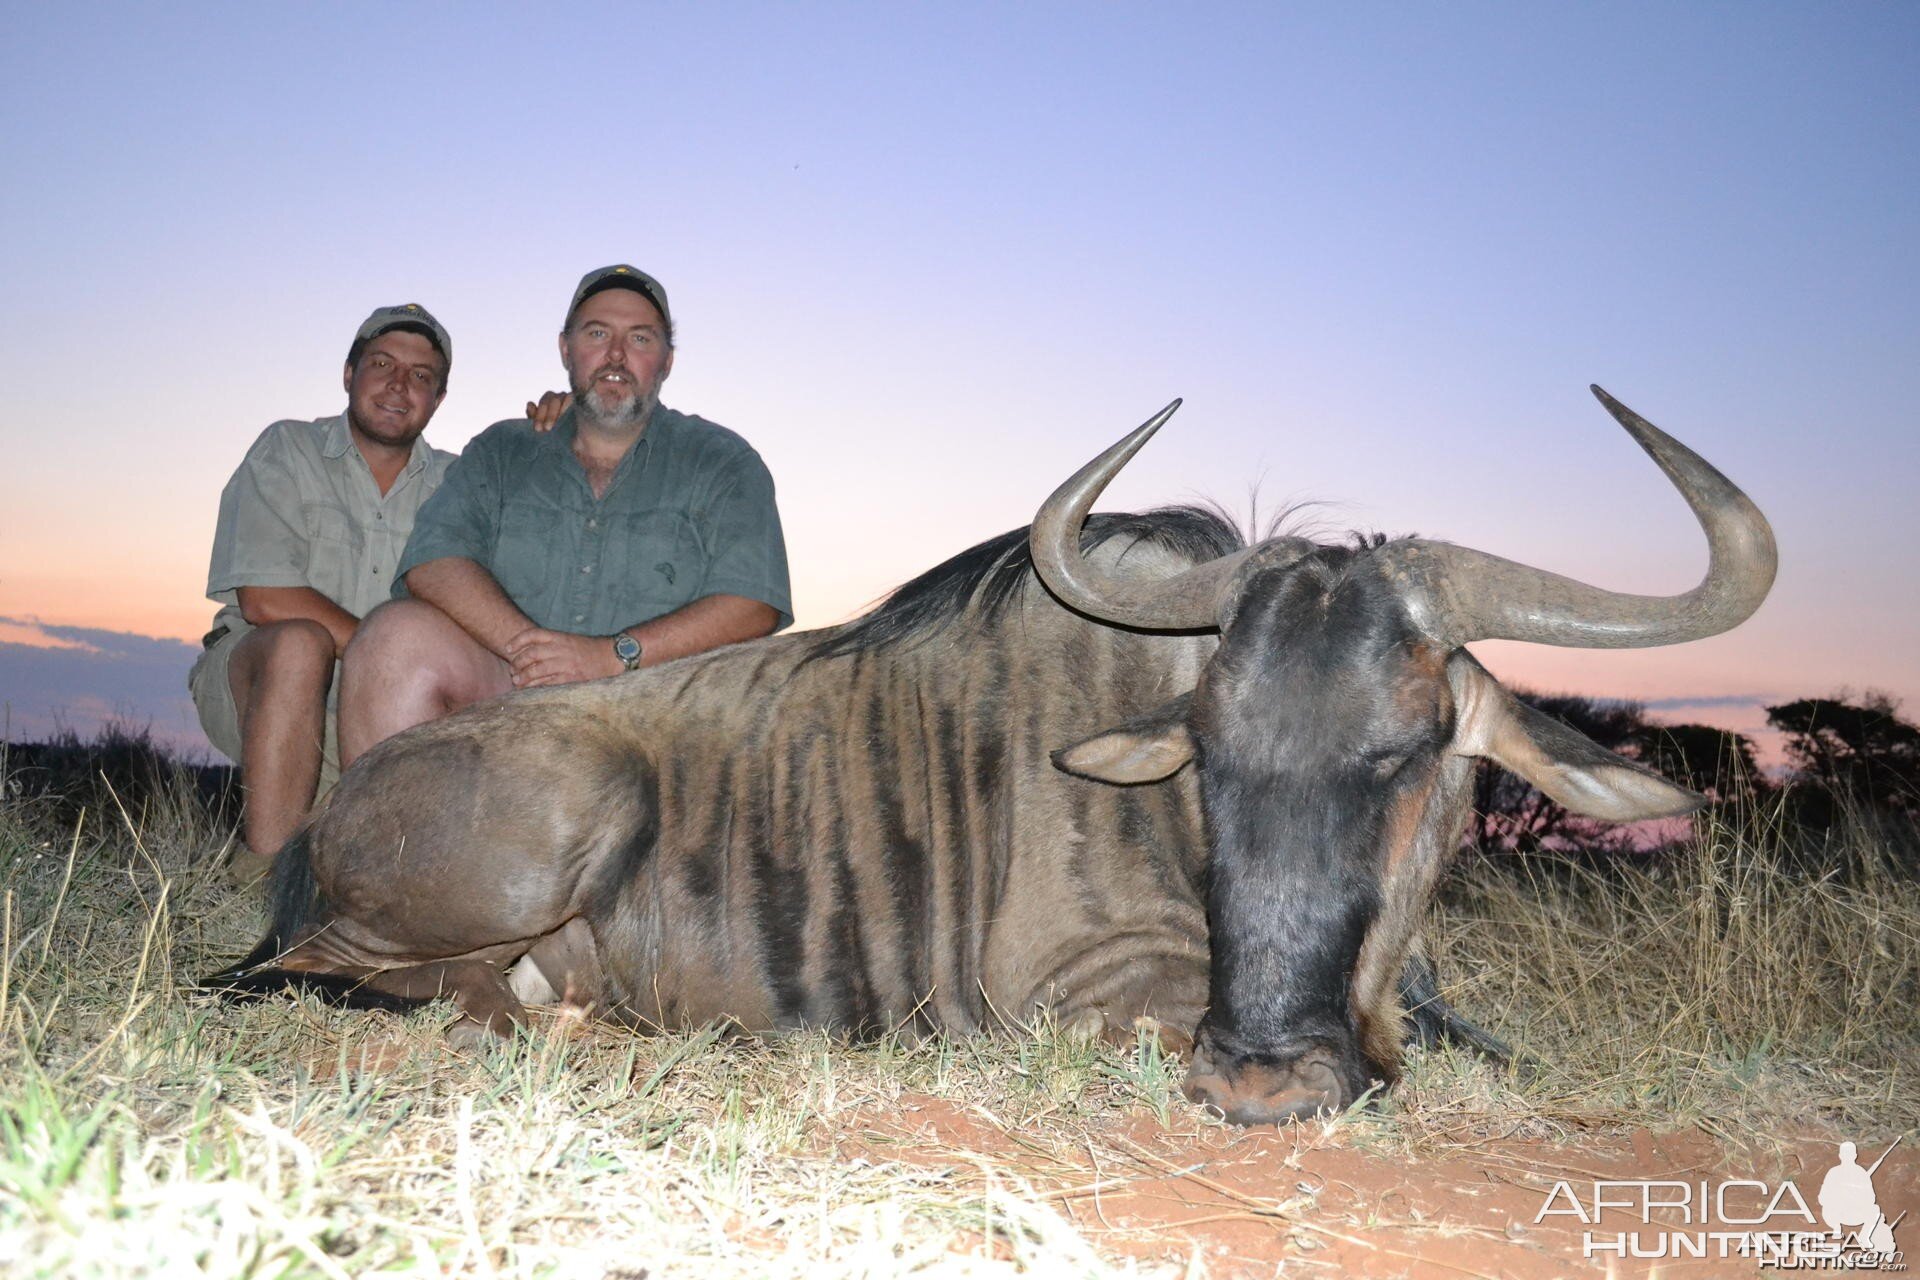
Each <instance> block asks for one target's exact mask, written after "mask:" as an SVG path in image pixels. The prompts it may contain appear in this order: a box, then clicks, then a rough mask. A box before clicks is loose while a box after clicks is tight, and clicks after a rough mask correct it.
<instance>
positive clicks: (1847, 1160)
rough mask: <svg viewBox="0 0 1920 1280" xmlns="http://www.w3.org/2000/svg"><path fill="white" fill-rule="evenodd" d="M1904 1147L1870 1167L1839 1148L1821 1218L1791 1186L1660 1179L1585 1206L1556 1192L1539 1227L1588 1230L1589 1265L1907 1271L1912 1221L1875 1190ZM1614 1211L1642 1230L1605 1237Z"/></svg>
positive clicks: (1597, 1192) (1603, 1192) (1602, 1195)
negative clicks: (1723, 1263)
mask: <svg viewBox="0 0 1920 1280" xmlns="http://www.w3.org/2000/svg"><path fill="white" fill-rule="evenodd" d="M1899 1145H1900V1140H1899V1139H1898V1138H1895V1139H1894V1140H1893V1142H1892V1143H1890V1144H1889V1145H1888V1146H1887V1149H1886V1150H1885V1151H1883V1152H1881V1153H1880V1158H1879V1159H1878V1160H1875V1161H1874V1162H1873V1163H1872V1164H1870V1165H1866V1166H1864V1167H1862V1165H1861V1164H1860V1161H1859V1148H1857V1147H1856V1146H1855V1145H1854V1144H1853V1143H1851V1142H1843V1143H1841V1144H1840V1146H1839V1155H1840V1160H1839V1163H1837V1164H1835V1165H1834V1166H1833V1167H1832V1168H1831V1169H1829V1170H1827V1172H1826V1175H1825V1176H1824V1177H1823V1178H1822V1179H1821V1180H1820V1190H1819V1194H1818V1195H1817V1196H1816V1197H1815V1199H1814V1202H1813V1203H1814V1204H1818V1205H1819V1214H1818V1216H1816V1215H1815V1213H1814V1210H1813V1206H1812V1204H1809V1203H1808V1200H1807V1197H1806V1196H1805V1195H1803V1194H1802V1193H1801V1190H1800V1188H1799V1186H1798V1185H1796V1184H1795V1183H1793V1182H1792V1181H1784V1182H1781V1183H1779V1184H1777V1185H1776V1184H1773V1183H1768V1182H1762V1181H1759V1180H1757V1179H1753V1178H1727V1179H1723V1180H1721V1181H1719V1182H1708V1181H1700V1182H1682V1181H1678V1180H1673V1179H1653V1180H1644V1181H1641V1180H1621V1181H1610V1180H1603V1181H1596V1182H1595V1183H1593V1190H1592V1193H1591V1194H1590V1195H1589V1196H1587V1197H1586V1198H1584V1199H1583V1198H1582V1196H1581V1193H1579V1192H1577V1191H1575V1190H1574V1186H1573V1184H1572V1183H1571V1182H1567V1181H1560V1182H1556V1183H1554V1184H1553V1189H1552V1190H1551V1191H1549V1192H1548V1193H1547V1198H1546V1200H1545V1201H1544V1202H1543V1203H1542V1204H1541V1206H1540V1211H1539V1212H1538V1213H1536V1214H1535V1215H1534V1217H1533V1220H1534V1222H1535V1223H1539V1222H1541V1221H1543V1220H1545V1219H1547V1218H1550V1217H1555V1216H1566V1217H1574V1218H1578V1219H1579V1220H1580V1222H1581V1224H1582V1225H1583V1226H1585V1227H1586V1228H1587V1230H1586V1231H1585V1232H1584V1233H1583V1234H1582V1238H1581V1250H1580V1252H1581V1255H1582V1256H1583V1257H1586V1258H1609V1257H1610V1258H1620V1259H1623V1260H1624V1259H1627V1258H1633V1259H1657V1258H1664V1259H1686V1258H1745V1259H1749V1260H1751V1261H1753V1262H1756V1263H1758V1264H1759V1266H1760V1267H1761V1269H1763V1270H1781V1271H1905V1270H1906V1269H1907V1265H1906V1258H1905V1256H1904V1255H1903V1253H1902V1252H1901V1250H1900V1246H1899V1244H1898V1243H1897V1241H1896V1240H1895V1238H1894V1231H1895V1229H1896V1228H1897V1227H1899V1225H1900V1223H1901V1221H1902V1219H1904V1218H1905V1216H1906V1215H1905V1213H1902V1214H1901V1215H1900V1217H1897V1218H1894V1219H1892V1220H1891V1221H1889V1220H1888V1218H1887V1215H1886V1211H1885V1209H1884V1208H1883V1207H1882V1205H1881V1204H1880V1200H1879V1197H1878V1196H1877V1195H1876V1194H1875V1192H1874V1187H1873V1175H1874V1173H1875V1172H1876V1171H1878V1169H1879V1168H1880V1165H1881V1163H1882V1162H1883V1161H1884V1160H1886V1158H1887V1157H1888V1156H1889V1155H1891V1154H1892V1153H1893V1149H1894V1147H1897V1146H1899ZM1609 1210H1613V1211H1620V1210H1625V1211H1627V1212H1629V1213H1631V1214H1632V1215H1633V1216H1634V1217H1637V1218H1638V1219H1639V1223H1640V1225H1639V1227H1638V1229H1633V1230H1627V1231H1616V1230H1611V1229H1608V1228H1606V1227H1605V1226H1603V1224H1602V1218H1603V1216H1604V1215H1605V1214H1606V1213H1607V1212H1608V1211H1609ZM1616 1221H1617V1219H1616ZM1656 1224H1657V1225H1656Z"/></svg>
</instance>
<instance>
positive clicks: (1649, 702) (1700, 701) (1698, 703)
mask: <svg viewBox="0 0 1920 1280" xmlns="http://www.w3.org/2000/svg"><path fill="white" fill-rule="evenodd" d="M1780 701H1782V698H1781V697H1780V695H1779V694H1776V693H1733V694H1723V695H1718V696H1715V697H1711V698H1648V699H1645V700H1644V701H1642V702H1641V704H1640V705H1641V706H1643V707H1645V708H1646V709H1647V710H1649V711H1688V710H1694V709H1699V708H1707V707H1764V706H1766V705H1768V704H1769V703H1776V702H1780Z"/></svg>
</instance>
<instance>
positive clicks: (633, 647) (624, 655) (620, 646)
mask: <svg viewBox="0 0 1920 1280" xmlns="http://www.w3.org/2000/svg"><path fill="white" fill-rule="evenodd" d="M613 655H614V657H616V658H618V659H620V661H622V662H624V663H626V664H627V665H628V666H632V665H633V663H634V661H635V660H636V659H638V658H639V657H640V642H639V641H638V640H635V639H634V638H633V637H632V636H630V635H628V634H627V633H626V632H624V631H622V632H621V633H620V634H619V635H617V636H615V637H614V638H613Z"/></svg>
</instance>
